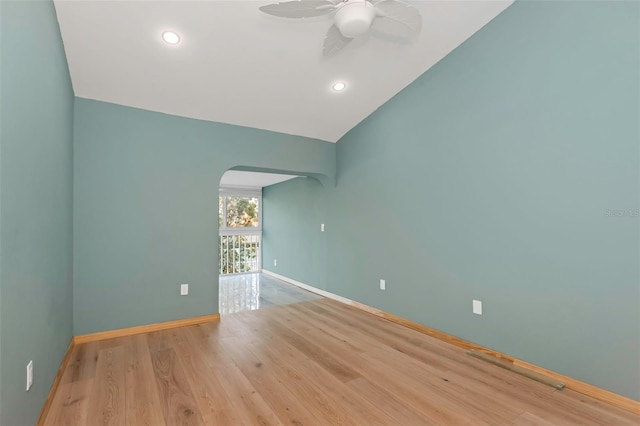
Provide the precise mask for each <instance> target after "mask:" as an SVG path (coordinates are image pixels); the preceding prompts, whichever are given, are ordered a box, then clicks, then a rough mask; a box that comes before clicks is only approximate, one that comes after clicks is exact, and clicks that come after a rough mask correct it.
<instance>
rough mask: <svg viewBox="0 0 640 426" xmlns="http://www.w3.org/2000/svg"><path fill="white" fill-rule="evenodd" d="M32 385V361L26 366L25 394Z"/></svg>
mask: <svg viewBox="0 0 640 426" xmlns="http://www.w3.org/2000/svg"><path fill="white" fill-rule="evenodd" d="M32 385H33V360H31V361H29V364H27V392H28V391H29V389H31V386H32Z"/></svg>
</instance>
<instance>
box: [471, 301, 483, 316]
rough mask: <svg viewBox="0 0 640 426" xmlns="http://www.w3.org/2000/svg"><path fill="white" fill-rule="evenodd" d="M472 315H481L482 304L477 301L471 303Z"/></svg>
mask: <svg viewBox="0 0 640 426" xmlns="http://www.w3.org/2000/svg"><path fill="white" fill-rule="evenodd" d="M473 313H474V314H476V315H482V302H481V301H479V300H474V301H473Z"/></svg>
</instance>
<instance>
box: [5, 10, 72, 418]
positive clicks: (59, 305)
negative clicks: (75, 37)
mask: <svg viewBox="0 0 640 426" xmlns="http://www.w3.org/2000/svg"><path fill="white" fill-rule="evenodd" d="M0 9H1V13H0V14H1V18H0V19H1V25H0V27H1V33H2V41H1V43H2V44H1V46H0V52H1V53H0V55H1V56H0V58H1V70H2V76H1V81H0V89H1V97H0V105H1V112H2V116H1V117H0V119H1V123H0V124H1V125H0V144H1V145H0V201H1V204H0V250H1V253H2V257H1V258H0V291H1V292H2V299H1V300H0V343H1V349H0V351H1V353H0V356H1V359H2V365H1V366H0V375H1V377H2V380H1V383H0V391H1V393H2V398H0V424H2V425H29V424H34V423H35V421H36V419H37V417H38V415H39V413H40V409H41V407H42V404H43V403H44V400H45V398H46V395H47V393H48V392H49V388H50V386H51V383H52V381H53V378H54V376H55V374H56V372H57V371H58V367H59V366H60V362H61V361H62V358H63V356H64V353H65V351H66V348H67V345H68V344H69V341H70V339H71V329H72V247H71V244H72V178H73V176H72V136H73V133H72V125H73V121H72V120H73V92H72V89H71V83H70V80H69V73H68V70H67V63H66V59H65V56H64V51H63V47H62V41H61V38H60V34H59V29H58V23H57V20H56V16H55V11H54V7H53V3H52V2H50V1H38V2H27V1H22V2H8V1H2V2H0ZM29 360H33V361H34V373H35V378H34V383H33V387H32V388H31V390H30V391H29V392H25V381H26V365H27V363H28V362H29Z"/></svg>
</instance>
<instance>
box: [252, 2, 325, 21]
mask: <svg viewBox="0 0 640 426" xmlns="http://www.w3.org/2000/svg"><path fill="white" fill-rule="evenodd" d="M334 6H335V5H334V4H333V3H332V2H330V1H328V0H305V1H286V2H281V3H273V4H268V5H266V6H261V7H260V10H261V11H263V12H264V13H266V14H268V15H273V16H278V17H280V18H312V17H314V16H322V15H326V14H328V13H331V12H333V9H334Z"/></svg>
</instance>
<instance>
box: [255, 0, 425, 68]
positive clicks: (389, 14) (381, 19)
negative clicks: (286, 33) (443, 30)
mask: <svg viewBox="0 0 640 426" xmlns="http://www.w3.org/2000/svg"><path fill="white" fill-rule="evenodd" d="M260 10H261V11H262V12H264V13H266V14H268V15H273V16H278V17H281V18H312V17H316V16H322V15H329V14H331V13H334V12H335V14H334V16H333V25H332V26H331V28H329V31H328V32H327V35H326V37H325V39H324V47H323V50H322V54H323V55H324V56H331V55H333V54H334V53H336V52H338V51H339V50H341V49H342V48H344V47H345V46H347V45H348V44H349V43H350V42H351V41H352V40H353V39H355V38H358V37H361V36H363V35H365V34H367V33H369V31H370V30H371V29H372V28H373V29H374V30H376V31H377V32H379V33H382V34H385V35H387V36H391V37H393V38H402V39H406V38H411V37H415V36H417V35H418V34H420V30H421V29H422V16H421V15H420V12H418V10H417V9H416V8H414V7H413V6H410V5H408V4H407V3H404V2H402V1H400V0H293V1H285V2H280V3H274V4H268V5H266V6H262V7H260Z"/></svg>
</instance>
